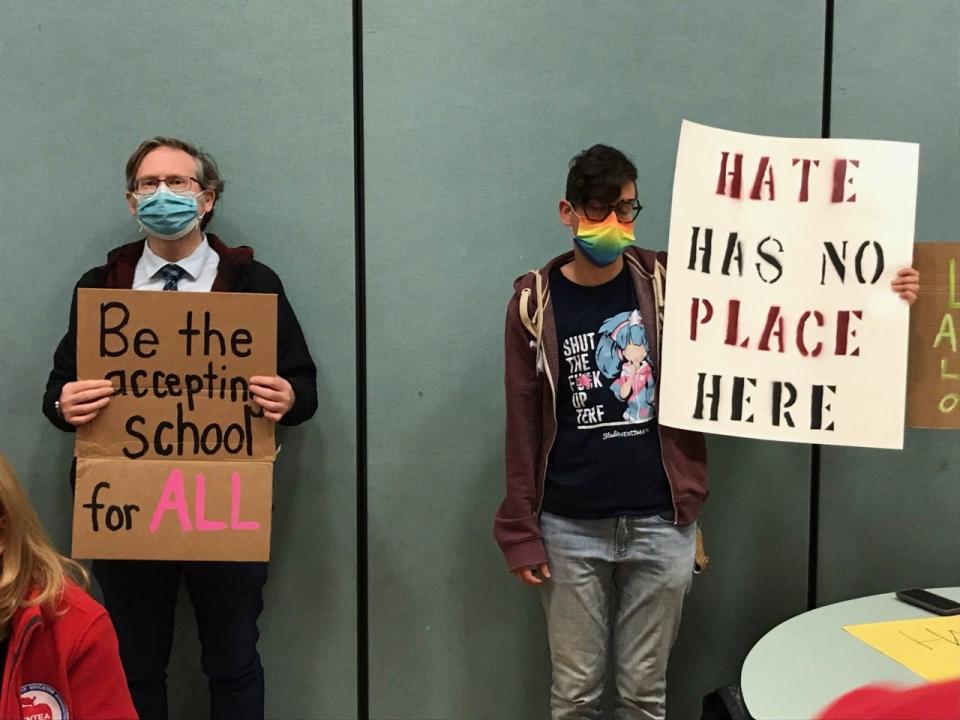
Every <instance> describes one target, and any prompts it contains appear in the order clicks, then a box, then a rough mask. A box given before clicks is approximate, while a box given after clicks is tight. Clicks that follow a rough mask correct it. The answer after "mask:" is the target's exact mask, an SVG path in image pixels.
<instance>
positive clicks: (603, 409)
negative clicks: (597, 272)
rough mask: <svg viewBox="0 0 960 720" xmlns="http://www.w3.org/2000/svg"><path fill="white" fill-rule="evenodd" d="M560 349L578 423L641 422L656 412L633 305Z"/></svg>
mask: <svg viewBox="0 0 960 720" xmlns="http://www.w3.org/2000/svg"><path fill="white" fill-rule="evenodd" d="M562 350H563V355H564V361H565V363H566V365H567V369H568V371H569V378H568V382H569V383H570V389H571V390H572V392H573V406H574V408H575V409H576V412H577V427H578V428H580V429H587V428H589V427H596V426H599V425H628V424H636V423H645V422H648V421H649V420H652V419H653V418H654V417H655V410H654V398H655V397H656V380H655V378H654V374H653V368H652V366H651V365H650V359H649V355H650V344H649V342H648V341H647V333H646V330H645V329H644V327H643V320H642V318H641V317H640V312H639V311H638V310H630V311H627V312H622V313H618V314H616V315H614V316H613V317H610V318H608V319H607V320H605V321H604V322H603V324H601V326H600V328H599V330H598V331H597V332H595V333H585V334H582V335H578V336H575V337H571V338H567V339H566V340H564V342H563V347H562ZM590 350H593V352H592V353H591V352H589V351H590ZM591 359H593V360H594V361H595V362H596V369H594V368H593V367H591V363H590V360H591ZM610 380H612V381H613V382H612V383H610V384H609V385H608V384H607V381H610ZM600 390H602V391H603V392H604V393H610V394H612V395H613V396H614V398H615V401H614V402H612V403H611V402H610V397H609V395H605V396H598V395H597V392H598V391H600ZM614 413H617V414H619V415H620V417H617V416H616V415H615V414H614Z"/></svg>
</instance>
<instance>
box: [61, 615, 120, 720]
mask: <svg viewBox="0 0 960 720" xmlns="http://www.w3.org/2000/svg"><path fill="white" fill-rule="evenodd" d="M67 677H68V679H69V682H70V695H71V699H72V701H73V713H72V716H74V717H77V718H83V720H137V711H136V710H135V709H134V707H133V700H132V699H131V698H130V691H129V690H128V689H127V678H126V676H125V675H124V672H123V666H122V665H121V664H120V650H119V647H118V645H117V635H116V632H114V629H113V624H112V623H111V622H110V617H109V615H107V614H106V613H104V614H103V615H100V616H98V617H97V618H96V619H95V620H94V621H93V622H92V623H90V626H89V627H88V628H87V630H86V631H85V632H84V633H83V635H82V636H81V637H80V639H79V641H78V642H77V645H76V648H75V650H74V652H73V653H72V654H71V657H70V661H69V664H68V667H67Z"/></svg>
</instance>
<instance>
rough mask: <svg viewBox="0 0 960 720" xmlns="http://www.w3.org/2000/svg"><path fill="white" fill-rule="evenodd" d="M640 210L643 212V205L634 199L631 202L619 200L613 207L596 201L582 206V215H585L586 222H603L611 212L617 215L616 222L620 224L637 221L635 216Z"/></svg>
mask: <svg viewBox="0 0 960 720" xmlns="http://www.w3.org/2000/svg"><path fill="white" fill-rule="evenodd" d="M641 210H643V205H641V204H640V201H639V200H637V199H636V198H634V199H633V200H621V201H620V202H616V203H614V204H613V205H607V204H606V203H602V202H599V201H597V200H590V201H588V202H587V203H586V204H585V205H584V206H583V214H584V215H586V217H587V220H592V221H593V222H603V221H604V220H606V219H607V218H608V217H609V216H610V213H611V212H615V213H616V214H617V220H619V221H620V222H624V223H627V222H633V221H634V220H636V219H637V215H639V214H640V211H641Z"/></svg>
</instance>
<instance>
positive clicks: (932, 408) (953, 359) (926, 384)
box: [907, 243, 960, 430]
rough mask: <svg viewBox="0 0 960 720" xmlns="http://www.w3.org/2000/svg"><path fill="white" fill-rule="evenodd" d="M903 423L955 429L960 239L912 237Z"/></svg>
mask: <svg viewBox="0 0 960 720" xmlns="http://www.w3.org/2000/svg"><path fill="white" fill-rule="evenodd" d="M913 262H914V267H915V268H917V270H919V271H920V295H919V297H918V298H917V302H916V303H914V305H913V308H912V309H911V312H910V371H909V374H908V376H907V378H908V379H907V424H908V425H910V426H911V427H918V428H947V429H953V430H960V243H917V245H916V246H915V248H914V254H913Z"/></svg>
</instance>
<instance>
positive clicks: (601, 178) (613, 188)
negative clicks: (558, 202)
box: [566, 145, 637, 207]
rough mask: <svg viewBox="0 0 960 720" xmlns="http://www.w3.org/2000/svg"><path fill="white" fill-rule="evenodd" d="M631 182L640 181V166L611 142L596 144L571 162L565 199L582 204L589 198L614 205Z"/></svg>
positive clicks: (571, 202) (574, 203)
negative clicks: (638, 172) (610, 143)
mask: <svg viewBox="0 0 960 720" xmlns="http://www.w3.org/2000/svg"><path fill="white" fill-rule="evenodd" d="M628 182H632V183H636V182H637V166H636V165H634V164H633V163H632V162H631V161H630V158H628V157H627V156H626V155H624V154H623V153H622V152H620V151H619V150H617V149H616V148H612V147H610V146H609V145H594V146H593V147H592V148H590V149H589V150H584V151H583V152H581V153H580V154H579V155H577V156H576V157H575V158H573V160H571V161H570V172H569V173H567V194H566V199H567V202H569V203H570V204H572V205H579V206H581V207H582V206H583V205H584V204H586V203H587V202H589V201H590V200H599V201H601V202H604V203H610V204H613V203H615V202H616V201H617V199H618V198H619V197H620V191H621V190H622V189H623V186H624V185H626V184H627V183H628Z"/></svg>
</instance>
